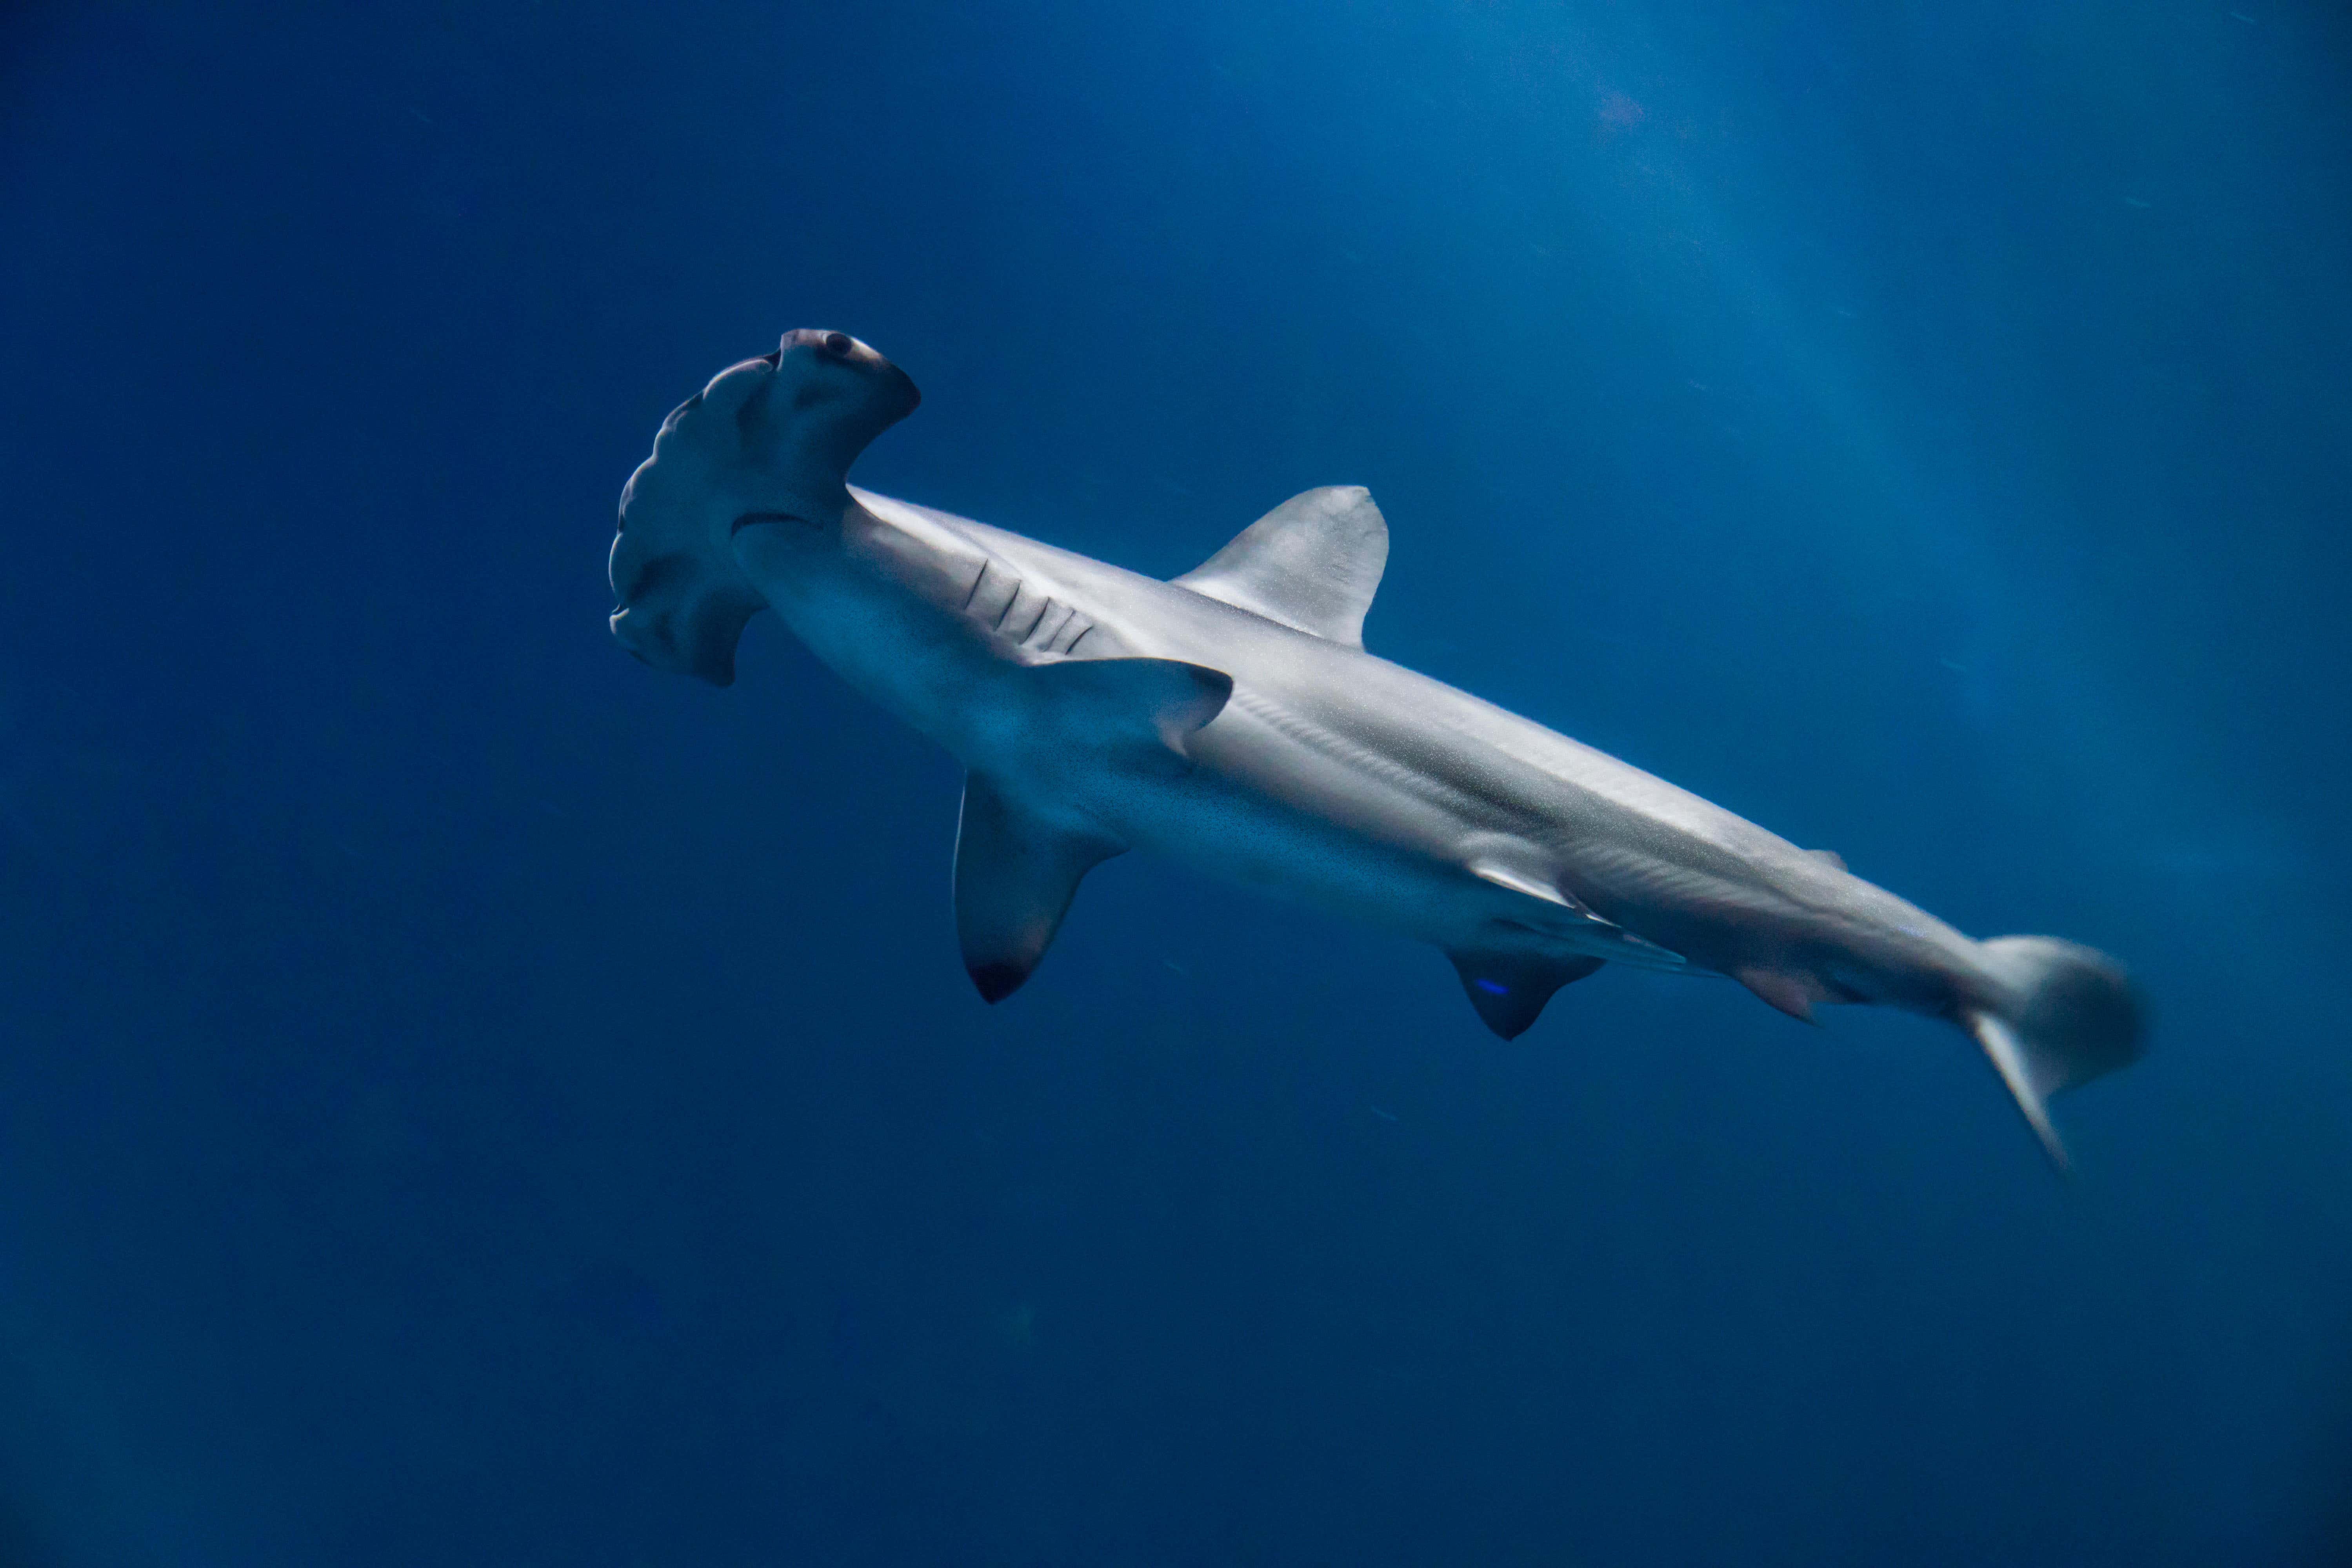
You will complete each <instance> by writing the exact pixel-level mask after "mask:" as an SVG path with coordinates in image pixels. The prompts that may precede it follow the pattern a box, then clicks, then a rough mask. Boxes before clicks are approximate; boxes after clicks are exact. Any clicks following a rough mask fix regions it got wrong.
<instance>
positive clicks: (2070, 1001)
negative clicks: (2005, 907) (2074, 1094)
mask: <svg viewBox="0 0 2352 1568" xmlns="http://www.w3.org/2000/svg"><path fill="white" fill-rule="evenodd" d="M1982 957H1983V962H1984V967H1985V969H1986V971H1987V972H1988V973H1990V976H1991V977H1992V979H1993V981H1994V983H1995V985H1996V991H1995V994H1994V995H1993V997H1992V998H1991V999H1990V1000H1988V1001H1987V1002H1985V1003H1983V1004H1981V1005H1977V1006H1973V1007H1969V1008H1966V1009H1964V1010H1963V1011H1962V1012H1961V1014H1960V1022H1961V1024H1962V1025H1964V1026H1966V1027H1967V1029H1968V1031H1969V1034H1971V1035H1973V1036H1975V1037H1976V1041H1977V1044H1979V1046H1982V1047H1984V1053H1985V1055H1986V1056H1987V1057H1990V1058H1991V1059H1992V1065H1993V1068H1994V1069H1995V1070H1996V1071H1998V1072H1999V1073H2000V1077H2001V1081H2002V1082H2003V1083H2006V1084H2007V1085H2009V1092H2010V1093H2011V1094H2012V1095H2014V1096H2015V1097H2016V1099H2017V1108H2018V1110H2021V1111H2023V1112H2024V1113H2025V1120H2026V1121H2028V1122H2029V1123H2031V1124H2032V1128H2033V1131H2034V1135H2035V1136H2036V1137H2038V1138H2040V1139H2041V1140H2042V1148H2044V1149H2046V1150H2048V1151H2049V1153H2050V1158H2051V1159H2052V1160H2053V1162H2055V1163H2056V1164H2057V1166H2058V1168H2059V1169H2060V1170H2062V1171H2063V1170H2064V1169H2065V1168H2066V1151H2065V1148H2064V1146H2063V1145H2062V1144H2061V1143H2060V1142H2058V1134H2057V1131H2056V1130H2054V1129H2053V1127H2052V1126H2051V1125H2050V1113H2049V1111H2048V1110H2046V1109H2045V1108H2044V1104H2043V1102H2044V1101H2045V1100H2048V1099H2049V1097H2050V1096H2052V1095H2053V1094H2055V1093H2057V1092H2058V1091H2059V1090H2060V1089H2072V1088H2074V1086H2075V1085H2076V1084H2078V1083H2088V1082H2089V1081H2090V1080H2091V1079H2095V1078H2097V1077H2098V1076H2099V1075H2100V1074H2102V1073H2108V1072H2113V1071H2114V1070H2115V1069H2116V1068H2120V1067H2127V1066H2129V1065H2130V1064H2131V1063H2133V1062H2135V1061H2137V1060H2138V1059H2139V1055H2140V1049H2141V1047H2140V1005H2139V998H2138V996H2137V994H2135V993H2134V991H2133V990H2132V985H2131V982H2130V981H2128V980H2127V979H2126V978H2125V976H2124V972H2123V970H2122V969H2121V968H2120V967H2119V966H2118V965H2117V964H2116V963H2115V961H2114V960H2112V959H2110V958H2108V957H2106V956H2105V954H2104V953H2098V952H2093V951H2092V950H2091V949H2089V948H2087V947H2079V946H2077V945H2075V944H2074V942H2060V941H2059V940H2058V939H2057V938H2055V937H2048V936H1999V937H1995V938H1993V939H1992V940H1991V941H1990V942H1985V943H1984V944H1983V948H1982Z"/></svg>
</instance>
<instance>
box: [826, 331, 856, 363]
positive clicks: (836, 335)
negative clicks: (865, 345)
mask: <svg viewBox="0 0 2352 1568" xmlns="http://www.w3.org/2000/svg"><path fill="white" fill-rule="evenodd" d="M856 346H857V340H856V338H853V337H851V336H850V335H849V334H848V333H847V332H827V333H825V335H824V352H825V353H829V354H831V355H833V356H834V358H835V359H847V358H848V357H849V351H850V350H851V349H853V348H856Z"/></svg>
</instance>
